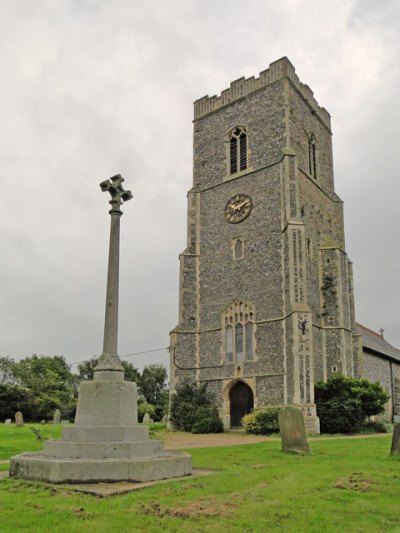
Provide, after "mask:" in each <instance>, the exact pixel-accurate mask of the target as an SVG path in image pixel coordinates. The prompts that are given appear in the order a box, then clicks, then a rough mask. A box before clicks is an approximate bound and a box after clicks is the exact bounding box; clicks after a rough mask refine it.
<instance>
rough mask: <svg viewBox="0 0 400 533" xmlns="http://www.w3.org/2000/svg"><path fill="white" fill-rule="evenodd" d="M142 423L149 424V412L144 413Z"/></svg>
mask: <svg viewBox="0 0 400 533" xmlns="http://www.w3.org/2000/svg"><path fill="white" fill-rule="evenodd" d="M143 424H150V415H149V413H145V415H144V416H143Z"/></svg>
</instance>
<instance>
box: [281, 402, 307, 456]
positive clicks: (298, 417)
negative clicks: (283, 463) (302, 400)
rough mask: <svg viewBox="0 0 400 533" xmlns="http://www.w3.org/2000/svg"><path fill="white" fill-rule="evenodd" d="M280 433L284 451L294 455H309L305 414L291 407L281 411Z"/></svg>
mask: <svg viewBox="0 0 400 533" xmlns="http://www.w3.org/2000/svg"><path fill="white" fill-rule="evenodd" d="M278 420H279V431H280V434H281V442H282V451H283V452H292V453H309V451H310V450H309V447H308V442H307V437H306V429H305V425H304V417H303V413H302V412H301V411H300V409H297V408H296V407H293V406H291V405H289V406H287V407H284V408H283V409H281V410H280V411H279V414H278Z"/></svg>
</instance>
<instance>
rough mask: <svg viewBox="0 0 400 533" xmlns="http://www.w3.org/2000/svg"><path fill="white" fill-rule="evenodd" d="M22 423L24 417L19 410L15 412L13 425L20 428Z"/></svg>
mask: <svg viewBox="0 0 400 533" xmlns="http://www.w3.org/2000/svg"><path fill="white" fill-rule="evenodd" d="M23 425H24V417H23V416H22V413H21V411H17V412H16V413H15V427H17V428H22V427H23Z"/></svg>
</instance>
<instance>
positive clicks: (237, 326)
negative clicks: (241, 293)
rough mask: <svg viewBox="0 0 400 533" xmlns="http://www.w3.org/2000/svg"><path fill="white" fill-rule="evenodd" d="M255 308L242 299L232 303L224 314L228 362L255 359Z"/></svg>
mask: <svg viewBox="0 0 400 533" xmlns="http://www.w3.org/2000/svg"><path fill="white" fill-rule="evenodd" d="M254 333H255V331H254V309H253V306H252V305H250V304H248V303H245V302H243V301H241V300H236V301H235V302H233V303H232V304H230V305H229V306H228V307H227V309H226V310H225V311H224V314H223V335H224V352H225V360H226V361H227V362H228V363H233V362H243V361H252V360H253V359H254Z"/></svg>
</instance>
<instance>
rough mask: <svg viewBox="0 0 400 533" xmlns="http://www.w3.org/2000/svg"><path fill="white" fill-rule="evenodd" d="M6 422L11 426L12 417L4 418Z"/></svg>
mask: <svg viewBox="0 0 400 533" xmlns="http://www.w3.org/2000/svg"><path fill="white" fill-rule="evenodd" d="M4 423H5V424H6V425H7V426H9V425H10V424H11V418H6V419H5V420H4Z"/></svg>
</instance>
